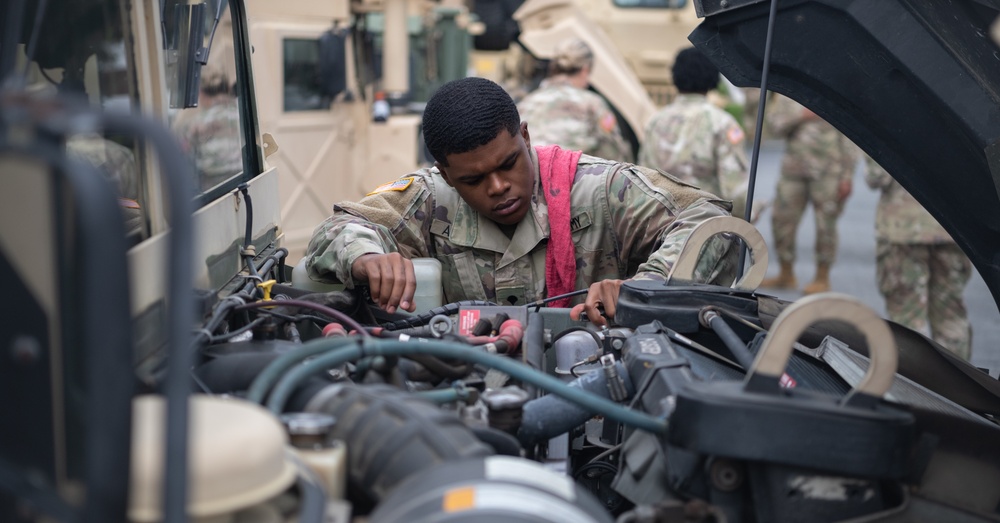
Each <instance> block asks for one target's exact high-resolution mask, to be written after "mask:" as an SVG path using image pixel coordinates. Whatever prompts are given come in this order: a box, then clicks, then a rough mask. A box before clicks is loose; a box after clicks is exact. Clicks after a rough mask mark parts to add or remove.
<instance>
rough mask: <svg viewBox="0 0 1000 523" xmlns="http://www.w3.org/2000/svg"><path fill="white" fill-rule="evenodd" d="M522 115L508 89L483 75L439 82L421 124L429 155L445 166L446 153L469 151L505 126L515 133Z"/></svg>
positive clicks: (511, 133)
mask: <svg viewBox="0 0 1000 523" xmlns="http://www.w3.org/2000/svg"><path fill="white" fill-rule="evenodd" d="M520 126H521V116H520V115H519V114H518V112H517V105H515V104H514V100H513V99H511V97H510V95H509V94H507V91H504V89H503V87H500V86H499V85H498V84H497V83H496V82H493V81H490V80H487V79H485V78H476V77H469V78H462V79H460V80H452V81H451V82H448V83H446V84H444V85H442V86H441V88H440V89H438V90H437V92H436V93H434V96H432V97H431V99H430V100H429V101H428V102H427V106H426V107H425V108H424V118H423V123H422V125H421V127H422V128H423V133H424V143H426V144H427V149H428V150H429V151H430V153H431V156H433V157H434V159H435V160H437V162H438V163H440V164H441V165H444V166H447V165H448V161H447V156H448V155H449V154H460V153H466V152H469V151H471V150H473V149H475V148H477V147H481V146H483V145H486V144H487V143H489V142H491V141H493V139H494V138H496V137H497V136H498V135H499V134H500V131H501V130H503V129H506V130H507V132H509V133H510V135H511V136H514V135H515V134H517V131H518V129H519V128H520Z"/></svg>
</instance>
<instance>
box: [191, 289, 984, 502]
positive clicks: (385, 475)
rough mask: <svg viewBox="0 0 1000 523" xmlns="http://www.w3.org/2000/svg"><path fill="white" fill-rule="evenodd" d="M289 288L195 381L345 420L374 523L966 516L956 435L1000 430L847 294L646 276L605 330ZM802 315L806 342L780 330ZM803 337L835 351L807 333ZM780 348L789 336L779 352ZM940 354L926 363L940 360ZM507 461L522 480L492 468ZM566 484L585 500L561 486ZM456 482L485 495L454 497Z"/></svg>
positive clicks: (328, 441)
mask: <svg viewBox="0 0 1000 523" xmlns="http://www.w3.org/2000/svg"><path fill="white" fill-rule="evenodd" d="M271 293H272V295H271V297H272V298H273V300H272V301H270V302H260V301H257V302H250V301H249V300H247V301H246V302H245V303H244V304H242V305H238V306H236V307H233V308H231V309H230V313H229V315H228V317H227V320H226V321H223V322H221V323H220V322H215V321H211V320H210V321H209V324H210V325H218V327H219V330H218V331H217V333H216V334H214V336H213V337H214V338H217V339H218V340H219V341H218V342H216V341H215V340H214V339H213V340H210V341H209V342H208V343H207V344H206V345H205V346H204V348H203V349H202V351H201V352H200V362H199V364H198V365H197V366H196V369H195V372H194V375H195V376H196V377H197V378H198V381H199V383H200V384H201V386H202V387H203V388H205V392H210V393H211V394H223V395H229V396H235V397H240V398H243V399H245V400H247V401H251V402H256V403H260V404H261V405H264V406H266V407H267V408H268V409H269V410H270V411H271V412H272V413H273V414H274V415H276V416H293V417H294V416H299V415H306V414H307V415H320V416H325V417H327V419H329V420H331V423H330V425H329V428H328V431H326V432H325V433H324V434H323V435H322V436H321V437H320V439H321V440H322V442H323V443H322V445H326V446H333V447H341V446H342V447H343V448H346V453H347V456H348V458H347V459H346V467H345V470H344V474H345V478H346V489H345V490H344V492H345V494H344V496H345V497H344V498H343V499H344V501H346V502H347V503H348V504H349V505H350V507H351V511H352V512H351V513H352V514H353V517H368V518H370V520H371V521H467V520H468V521H473V520H474V521H481V520H491V519H495V520H498V521H499V520H504V521H564V520H565V521H612V520H617V521H787V520H803V519H808V520H817V521H842V520H848V519H851V518H858V517H868V518H872V519H871V520H879V519H881V518H888V517H889V516H890V514H898V513H900V511H904V512H905V511H907V510H915V507H917V506H918V501H916V500H919V503H920V504H931V505H933V506H934V507H935V510H945V511H952V510H958V507H955V506H953V505H951V504H950V502H949V501H948V500H950V499H952V496H954V495H957V494H958V493H959V492H960V491H962V490H963V489H964V488H965V487H968V486H969V485H965V487H962V486H959V485H958V484H957V483H956V484H948V485H944V484H940V483H938V482H937V481H936V480H934V479H933V478H934V477H937V476H938V475H940V474H945V475H947V474H950V473H957V470H958V469H955V468H952V467H961V465H960V462H961V461H962V460H961V459H958V460H957V461H954V460H955V458H956V456H955V455H953V454H951V453H952V452H954V450H955V448H956V447H955V446H954V445H956V444H958V442H957V441H955V440H949V439H950V437H949V436H945V435H944V434H945V432H951V430H956V431H960V432H963V433H969V432H967V431H973V432H975V431H980V432H981V434H982V437H983V439H982V440H981V441H983V442H985V441H989V440H990V439H991V438H992V436H987V434H995V431H996V426H995V424H994V423H993V422H992V421H991V420H990V419H989V416H983V415H982V414H980V413H975V412H973V411H972V410H969V409H967V408H965V407H963V406H961V405H960V404H959V403H956V402H955V401H953V400H951V399H948V398H946V397H945V396H942V395H939V394H938V393H935V392H933V391H931V390H929V389H927V388H926V387H924V386H922V385H920V384H918V383H917V382H915V381H913V380H910V379H908V378H905V377H903V376H900V375H898V374H896V361H895V355H896V353H897V351H896V340H897V338H896V337H895V336H893V335H892V334H891V331H890V328H889V326H888V325H887V324H886V323H885V322H884V321H883V320H881V319H879V318H877V317H876V316H874V313H871V316H866V315H864V314H865V313H864V311H861V312H858V311H856V310H855V309H858V310H860V309H861V308H864V307H863V306H861V305H860V304H857V303H854V302H853V301H852V299H850V298H847V297H845V296H842V295H835V294H830V295H821V296H818V297H816V299H809V300H800V302H797V303H795V304H790V303H780V304H778V303H777V302H776V301H775V300H773V299H771V298H768V297H766V296H760V295H757V294H755V293H753V292H750V291H742V290H736V289H730V288H723V287H715V286H707V285H664V284H659V283H651V282H628V283H626V284H625V285H624V286H623V290H622V295H621V297H620V301H619V308H618V313H617V315H616V318H615V324H614V327H613V328H604V329H597V328H594V327H592V326H591V325H590V324H588V323H586V322H574V321H572V320H570V319H569V318H568V309H546V308H543V307H537V306H529V307H509V306H495V305H492V304H487V303H462V304H450V305H448V306H445V307H442V308H439V309H437V310H431V311H428V312H426V313H424V314H421V315H417V316H410V317H401V316H392V317H389V316H387V315H386V314H385V313H384V312H382V311H380V310H378V309H376V308H374V306H372V305H368V304H367V301H366V299H365V295H364V290H363V289H358V290H352V291H348V290H344V291H333V292H327V293H307V294H303V293H302V291H301V290H299V289H296V288H294V287H289V286H284V285H281V284H276V285H274V286H273V287H271ZM230 299H234V298H232V297H230ZM802 302H808V303H802ZM266 304H270V305H271V306H270V307H268V306H266ZM774 307H781V308H782V310H781V312H780V313H779V314H778V317H777V318H775V317H774V316H770V315H769V312H771V311H773V308H774ZM762 309H763V311H762ZM804 309H808V310H805V311H804V312H803V310H804ZM216 310H217V311H218V310H219V307H217V308H216ZM793 312H794V314H793ZM854 312H858V314H860V315H858V314H854ZM868 312H869V313H870V311H868ZM841 313H843V315H842V314H841ZM796 315H798V316H799V318H800V319H805V323H803V322H802V321H800V322H799V323H800V325H799V326H798V327H797V328H799V329H800V330H801V331H800V332H794V330H795V328H796V327H795V326H792V325H791V324H790V323H788V322H793V321H794V320H778V318H784V317H787V316H793V317H794V316H796ZM841 316H843V317H841ZM782 321H784V322H786V323H785V325H782V324H780V322H782ZM873 324H874V325H875V326H876V327H877V329H879V332H878V333H877V334H872V333H871V332H866V331H870V330H871V329H872V328H873V327H872V325H873ZM817 326H818V327H817ZM845 326H846V329H845ZM359 327H360V328H359ZM824 327H830V330H826V329H824ZM227 330H228V332H225V331H227ZM802 331H808V333H807V334H808V335H807V336H804V337H803V340H806V339H809V338H810V337H811V338H813V339H815V338H816V337H817V336H819V337H820V342H819V343H818V345H817V346H815V347H807V346H805V345H804V344H800V343H799V342H798V341H796V340H798V339H799V334H802ZM840 331H843V332H851V335H849V336H845V337H846V338H848V339H850V340H851V343H852V344H850V345H849V344H848V343H846V342H845V341H843V340H841V339H839V338H838V337H837V336H838V335H839V334H840ZM781 333H784V334H781ZM866 336H867V337H866ZM241 337H246V338H248V339H246V340H241V339H240V338H241ZM251 337H252V339H249V338H251ZM780 338H786V339H790V340H792V341H791V342H789V343H788V344H787V347H784V348H783V349H782V350H779V349H776V348H775V343H778V342H775V341H774V340H777V339H780ZM859 338H860V340H861V341H860V342H859V341H858V339H859ZM769 340H771V343H770V344H771V347H767V345H768V342H769ZM866 341H871V343H864V342H866ZM926 343H927V344H928V345H927V347H925V348H924V349H920V350H917V351H916V352H918V353H919V352H921V350H924V351H926V350H931V351H934V350H936V349H935V348H934V347H932V346H930V345H929V343H930V342H926ZM938 350H939V349H938ZM782 351H784V352H785V354H784V359H785V362H787V364H786V363H785V362H783V361H781V357H778V356H774V355H773V354H776V353H778V352H782ZM765 352H767V353H768V354H772V356H770V357H768V358H764V357H763V356H762V354H763V353H765ZM870 354H874V355H875V356H874V357H875V360H876V362H875V364H874V365H872V364H870V361H871V360H870V359H869V355H870ZM776 358H777V363H775V362H774V361H773V360H775V359H776ZM901 358H905V356H901ZM890 360H891V361H890ZM768 362H770V363H768ZM768 365H770V367H767V366H768ZM775 365H777V367H775ZM904 366H905V365H904ZM774 369H777V372H775V371H774ZM876 374H877V376H876ZM237 376H238V378H237ZM875 382H879V383H878V384H876V385H873V383H875ZM873 387H874V388H873ZM883 389H884V390H883ZM301 413H306V414H301ZM944 420H948V421H946V422H945V421H944ZM959 426H961V427H962V428H961V429H958V427H959ZM293 438H294V436H293ZM963 439H964V438H963ZM959 446H961V445H959ZM989 446H991V447H992V446H994V445H992V444H990V445H989ZM946 449H949V450H946ZM990 454H991V455H992V452H991V453H990ZM977 455H978V456H979V457H982V456H983V455H982V454H977ZM995 457H996V456H995V455H993V456H992V457H991V458H989V459H987V460H986V461H983V462H981V463H980V466H986V467H988V468H990V469H992V468H993V467H996V466H997V464H1000V462H998V461H995ZM501 458H502V459H501ZM498 459H499V460H500V461H499V462H496V463H494V460H498ZM987 464H988V465H987ZM941 467H943V468H941ZM506 468H513V469H516V470H521V469H523V474H513V473H505V472H493V473H488V472H484V471H489V470H494V469H506ZM948 469H951V471H950V472H946V471H947V470H948ZM529 477H530V478H535V479H532V480H530V481H529V480H528V479H526V478H529ZM543 477H544V478H550V479H546V480H544V481H543V480H538V479H537V478H543ZM566 478H571V479H572V481H571V484H572V486H573V488H572V489H571V490H572V491H573V492H574V493H573V494H572V495H569V494H567V495H565V496H562V497H560V496H555V497H553V493H552V492H550V491H549V490H547V489H546V487H545V486H544V485H549V484H550V483H549V482H553V481H554V482H559V481H563V480H565V479H566ZM539 482H540V484H539ZM975 483H976V484H977V485H978V486H977V489H979V490H982V487H983V486H984V484H983V483H981V482H975ZM929 485H934V487H933V488H929V489H928V488H926V487H927V486H929ZM997 488H1000V486H997ZM463 489H464V490H463ZM460 491H461V492H466V494H465V495H467V496H471V498H469V499H471V500H472V501H469V500H468V499H467V500H466V501H465V502H464V504H462V503H458V502H456V501H454V500H452V501H449V499H451V498H449V496H455V495H457V494H455V493H456V492H460ZM560 491H562V492H567V491H568V490H566V489H560ZM498 492H505V494H504V495H503V500H502V501H496V500H494V497H495V496H498V495H499V494H497V493H498ZM983 494H985V492H983ZM991 495H992V494H991ZM538 496H542V497H544V498H546V499H544V500H542V499H535V498H536V497H538ZM491 500H492V501H491ZM480 501H481V503H480ZM981 501H983V503H984V504H983V506H984V507H985V506H987V505H988V504H989V502H987V500H986V499H985V498H984V499H982V500H981ZM455 503H458V504H457V505H456V504H455ZM459 506H460V507H461V508H456V507H459ZM539 507H548V508H546V509H545V510H544V511H543V512H539V511H538V508H539ZM921 510H926V507H922V508H921ZM963 510H964V509H963ZM989 511H992V509H989V510H988V512H989ZM949 513H950V512H949ZM571 515H572V516H571ZM982 516H983V517H991V516H988V515H987V514H982Z"/></svg>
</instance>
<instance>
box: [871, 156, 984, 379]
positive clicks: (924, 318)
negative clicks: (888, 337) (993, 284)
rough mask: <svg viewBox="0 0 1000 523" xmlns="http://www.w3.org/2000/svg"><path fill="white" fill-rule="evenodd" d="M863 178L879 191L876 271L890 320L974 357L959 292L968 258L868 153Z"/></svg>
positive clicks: (966, 277)
mask: <svg viewBox="0 0 1000 523" xmlns="http://www.w3.org/2000/svg"><path fill="white" fill-rule="evenodd" d="M865 182H866V183H867V184H868V186H869V187H871V188H872V189H879V190H881V191H882V195H881V196H880V198H879V201H878V207H877V208H876V211H875V239H876V244H875V272H876V277H877V279H878V289H879V292H881V293H882V296H883V297H884V298H885V309H886V313H887V315H888V316H889V319H890V320H892V321H894V322H896V323H899V324H901V325H905V326H907V327H909V328H911V329H913V330H916V331H919V332H925V333H926V332H928V331H929V333H930V335H931V338H933V339H934V341H936V342H938V343H940V344H941V345H942V346H943V347H945V348H947V349H950V350H951V351H952V352H954V353H955V354H957V355H958V356H960V357H961V358H963V359H965V360H968V359H969V358H970V357H971V356H972V328H971V327H970V325H969V318H968V316H967V314H966V309H965V302H964V300H963V298H962V293H963V292H964V291H965V286H966V284H968V283H969V278H970V277H971V276H972V263H971V262H970V261H969V259H968V258H967V257H966V256H965V254H964V253H963V252H962V249H960V248H959V247H958V245H957V244H956V243H955V240H953V239H952V238H951V236H950V235H949V234H948V232H947V231H945V230H944V227H942V226H941V224H939V223H938V222H937V221H936V220H935V219H934V217H933V216H931V214H930V213H929V212H927V210H926V209H924V207H923V206H922V205H920V202H918V201H917V200H916V199H915V198H914V197H913V196H912V195H910V193H908V192H906V189H904V188H903V186H902V185H900V184H899V182H897V181H896V180H894V179H892V176H890V175H889V173H888V172H886V170H885V169H883V168H882V166H880V165H879V164H878V163H876V162H875V160H873V159H872V158H870V157H866V158H865Z"/></svg>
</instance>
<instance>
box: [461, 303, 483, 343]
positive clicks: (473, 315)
mask: <svg viewBox="0 0 1000 523" xmlns="http://www.w3.org/2000/svg"><path fill="white" fill-rule="evenodd" d="M478 321H479V309H465V310H463V311H459V313H458V333H459V334H461V335H462V336H471V335H472V328H473V327H475V326H476V322H478Z"/></svg>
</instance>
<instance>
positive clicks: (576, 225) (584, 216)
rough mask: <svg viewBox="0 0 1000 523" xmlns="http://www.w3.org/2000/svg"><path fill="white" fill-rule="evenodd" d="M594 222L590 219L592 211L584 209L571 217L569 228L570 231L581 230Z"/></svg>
mask: <svg viewBox="0 0 1000 523" xmlns="http://www.w3.org/2000/svg"><path fill="white" fill-rule="evenodd" d="M592 223H593V222H592V221H591V220H590V213H588V212H586V211H584V212H582V213H580V214H577V215H576V216H574V217H572V218H570V220H569V229H570V232H576V231H580V230H583V229H586V228H587V227H590V225H591V224H592Z"/></svg>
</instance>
